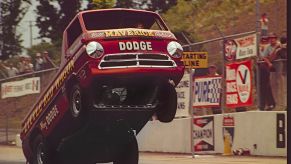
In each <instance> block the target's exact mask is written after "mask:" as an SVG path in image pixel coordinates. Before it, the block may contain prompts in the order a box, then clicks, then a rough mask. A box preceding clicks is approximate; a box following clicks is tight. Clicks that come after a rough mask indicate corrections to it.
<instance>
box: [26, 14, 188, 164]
mask: <svg viewBox="0 0 291 164" xmlns="http://www.w3.org/2000/svg"><path fill="white" fill-rule="evenodd" d="M182 51H183V49H182V46H181V45H180V44H179V43H178V42H177V39H176V38H175V36H174V35H173V34H172V33H171V32H170V31H169V29H168V27H167V26H166V25H165V23H164V22H163V20H162V19H161V17H160V16H159V15H158V14H156V13H154V12H150V11H143V10H132V9H104V10H90V11H83V12H80V13H78V14H77V15H76V17H75V18H74V19H73V20H72V21H71V23H70V24H69V25H68V27H67V28H66V29H65V31H64V34H63V45H62V57H61V65H60V69H59V71H58V73H57V74H56V76H55V78H54V79H52V81H51V83H50V85H49V86H48V87H47V88H46V89H45V90H44V92H42V95H41V96H40V97H39V99H38V100H37V101H36V103H35V105H34V106H33V107H32V109H31V110H30V112H29V113H28V115H27V116H26V118H25V119H24V121H23V123H22V128H23V129H22V132H21V139H22V145H23V152H24V155H25V157H26V159H27V162H28V163H30V164H31V163H32V164H47V163H61V164H64V163H70V164H71V163H80V164H81V163H82V164H87V163H88V164H89V163H92V164H93V163H96V162H110V161H111V162H112V161H113V163H114V164H136V163H138V145H137V141H136V137H135V136H136V134H138V133H139V132H140V130H141V129H142V128H143V126H144V125H145V124H146V123H147V122H148V121H149V119H150V118H151V117H152V116H153V115H156V116H157V118H158V119H159V120H160V121H161V122H171V121H172V120H173V119H174V117H175V113H176V108H177V94H176V91H175V86H176V85H177V84H178V83H179V82H180V80H181V78H182V76H183V74H184V65H183V62H182V61H181V57H182Z"/></svg>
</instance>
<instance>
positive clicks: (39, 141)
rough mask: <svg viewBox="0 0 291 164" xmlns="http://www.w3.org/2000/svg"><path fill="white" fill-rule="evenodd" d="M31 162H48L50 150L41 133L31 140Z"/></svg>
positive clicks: (37, 163)
mask: <svg viewBox="0 0 291 164" xmlns="http://www.w3.org/2000/svg"><path fill="white" fill-rule="evenodd" d="M32 158H33V159H32V164H50V163H51V162H50V161H49V160H50V152H49V150H48V147H47V144H46V143H45V142H44V139H43V137H42V136H41V135H38V136H37V137H36V138H35V140H34V142H33V157H32Z"/></svg>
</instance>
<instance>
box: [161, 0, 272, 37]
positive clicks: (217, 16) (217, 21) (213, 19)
mask: <svg viewBox="0 0 291 164" xmlns="http://www.w3.org/2000/svg"><path fill="white" fill-rule="evenodd" d="M273 1H274V0H260V3H271V2H273ZM255 3H256V1H254V0H195V1H186V0H178V1H177V5H176V6H173V7H172V8H170V9H169V10H168V11H167V12H166V13H165V14H163V15H162V16H163V17H164V19H165V20H166V22H167V24H168V26H169V27H170V29H171V30H172V31H174V32H181V31H185V32H187V33H189V34H190V35H191V36H192V38H195V39H196V40H200V39H203V37H202V36H201V31H217V28H219V29H220V30H221V31H224V30H225V29H226V28H229V27H230V26H232V27H234V25H236V24H238V22H239V21H241V20H242V19H243V18H244V15H246V14H249V13H251V12H255ZM253 21H255V19H254V20H253Z"/></svg>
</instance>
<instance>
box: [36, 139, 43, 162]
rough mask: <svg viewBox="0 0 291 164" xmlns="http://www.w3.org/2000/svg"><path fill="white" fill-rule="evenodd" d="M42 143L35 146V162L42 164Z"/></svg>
mask: <svg viewBox="0 0 291 164" xmlns="http://www.w3.org/2000/svg"><path fill="white" fill-rule="evenodd" d="M44 156H45V153H44V145H43V143H39V145H38V146H37V151H36V160H37V164H44V162H43V161H44V160H43V159H44Z"/></svg>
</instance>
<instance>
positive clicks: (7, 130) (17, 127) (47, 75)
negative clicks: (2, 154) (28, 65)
mask: <svg viewBox="0 0 291 164" xmlns="http://www.w3.org/2000/svg"><path fill="white" fill-rule="evenodd" d="M57 70H58V68H51V69H47V70H42V71H37V72H32V73H27V74H23V75H19V76H15V77H10V78H6V79H0V85H1V86H2V84H3V83H7V82H15V81H20V80H23V79H27V78H32V77H40V93H41V92H42V90H44V89H45V88H46V87H47V86H48V84H49V83H50V81H51V79H53V77H54V76H55V74H56V72H57ZM2 92H3V91H2V89H1V95H2ZM40 93H38V94H29V95H25V96H20V97H9V98H2V97H3V96H1V99H0V144H14V142H15V137H16V134H19V133H20V131H21V123H22V120H23V119H24V118H25V116H26V114H27V113H28V111H29V110H30V108H31V106H33V105H34V103H35V102H36V100H37V98H38V97H39V96H40Z"/></svg>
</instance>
